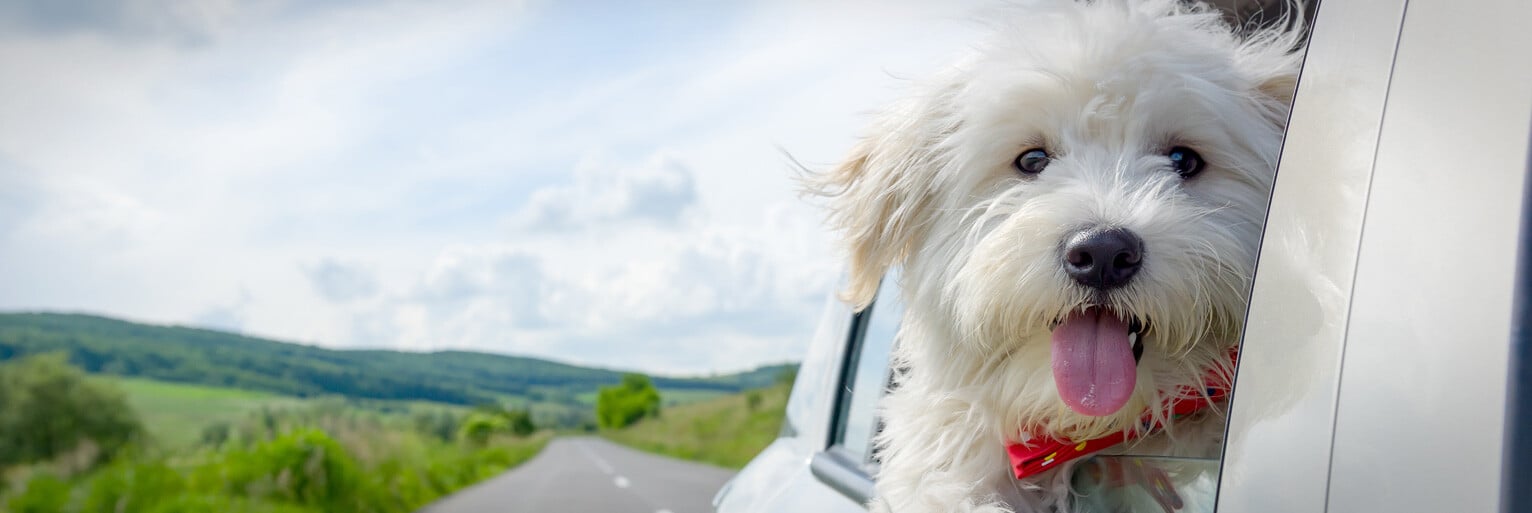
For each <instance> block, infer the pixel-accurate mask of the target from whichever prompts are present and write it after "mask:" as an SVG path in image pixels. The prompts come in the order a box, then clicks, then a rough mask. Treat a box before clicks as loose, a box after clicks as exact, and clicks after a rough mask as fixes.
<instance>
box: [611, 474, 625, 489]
mask: <svg viewBox="0 0 1532 513" xmlns="http://www.w3.org/2000/svg"><path fill="white" fill-rule="evenodd" d="M612 483H613V484H616V485H617V487H618V488H627V487H628V478H626V477H622V476H617V479H613V480H612Z"/></svg>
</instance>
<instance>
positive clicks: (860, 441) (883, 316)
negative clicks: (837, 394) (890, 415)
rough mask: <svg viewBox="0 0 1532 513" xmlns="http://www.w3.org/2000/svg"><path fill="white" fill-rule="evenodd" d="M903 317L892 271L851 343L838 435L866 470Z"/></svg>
mask: <svg viewBox="0 0 1532 513" xmlns="http://www.w3.org/2000/svg"><path fill="white" fill-rule="evenodd" d="M903 315H904V304H903V303H902V302H901V301H900V294H899V286H898V275H897V273H892V272H891V273H889V274H888V276H886V277H884V279H883V284H882V285H881V286H880V287H879V289H878V295H877V298H876V299H875V300H874V301H873V304H872V305H871V306H869V307H868V308H867V309H866V310H864V311H863V312H862V314H861V319H860V320H861V322H860V323H859V324H860V326H859V329H858V330H857V333H855V334H854V335H853V338H852V340H851V347H850V348H849V351H851V352H850V353H849V355H848V358H847V373H846V375H845V379H844V380H843V385H844V387H845V388H844V390H842V392H841V393H842V397H843V399H842V401H841V409H840V411H839V416H840V420H839V422H837V425H838V426H839V429H838V432H837V433H836V434H835V442H836V443H835V445H836V446H837V447H838V448H839V449H840V450H842V451H844V452H845V453H846V455H847V456H849V457H850V458H852V459H853V460H854V461H857V462H860V463H861V464H862V465H863V466H864V468H870V467H871V465H872V464H873V461H874V459H873V457H872V437H873V435H875V434H876V433H877V430H878V427H879V423H878V418H877V403H878V399H879V398H880V397H882V396H883V392H884V391H885V390H887V388H888V384H889V379H888V378H889V372H888V368H889V365H888V364H889V353H890V352H891V351H892V350H893V347H894V334H895V333H896V332H898V331H899V319H900V318H901V317H903Z"/></svg>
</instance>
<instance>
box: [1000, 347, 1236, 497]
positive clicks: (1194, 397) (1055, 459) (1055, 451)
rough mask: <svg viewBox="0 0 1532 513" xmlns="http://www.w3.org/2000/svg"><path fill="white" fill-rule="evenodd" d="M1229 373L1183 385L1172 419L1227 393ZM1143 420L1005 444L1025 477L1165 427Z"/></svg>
mask: <svg viewBox="0 0 1532 513" xmlns="http://www.w3.org/2000/svg"><path fill="white" fill-rule="evenodd" d="M1238 356H1239V350H1238V349H1231V350H1229V359H1230V360H1232V361H1231V362H1230V363H1237V362H1238ZM1229 369H1230V371H1231V372H1232V370H1233V369H1234V367H1233V366H1232V365H1231V366H1230V367H1229ZM1230 377H1231V376H1224V375H1223V373H1222V372H1221V371H1220V370H1219V369H1214V370H1211V371H1209V372H1208V388H1207V390H1201V391H1199V390H1197V389H1196V388H1195V387H1181V388H1180V389H1179V391H1178V393H1177V394H1176V395H1175V396H1173V397H1170V398H1168V399H1167V400H1166V403H1167V406H1169V409H1170V420H1175V419H1179V418H1182V417H1185V416H1187V415H1191V414H1193V413H1196V412H1199V411H1202V410H1204V409H1207V408H1208V407H1210V406H1212V405H1213V404H1214V403H1216V402H1218V401H1221V400H1223V399H1224V398H1226V397H1228V395H1229V388H1230V387H1229V385H1228V384H1227V383H1228V380H1229V379H1230ZM1143 422H1144V426H1145V429H1143V430H1142V431H1138V430H1126V431H1120V432H1117V433H1112V434H1110V435H1107V436H1103V437H1101V438H1096V439H1092V440H1086V441H1083V442H1070V441H1065V440H1055V439H1043V440H1034V441H1031V442H1013V443H1010V444H1007V445H1006V446H1005V452H1006V453H1007V454H1008V455H1009V456H1010V457H1011V469H1012V470H1014V471H1015V472H1016V478H1017V479H1025V478H1028V477H1031V476H1035V475H1037V474H1040V473H1042V472H1044V471H1047V470H1051V469H1053V468H1054V467H1057V466H1059V464H1061V463H1064V462H1066V461H1069V460H1073V459H1077V458H1081V457H1084V456H1088V455H1091V454H1094V453H1096V452H1098V451H1101V450H1102V449H1106V448H1109V447H1112V446H1114V445H1117V444H1120V443H1122V442H1124V441H1127V440H1131V439H1133V438H1137V437H1138V433H1140V432H1142V433H1152V432H1154V431H1157V430H1159V429H1160V428H1162V427H1164V426H1163V425H1161V424H1160V423H1158V422H1155V421H1154V419H1153V418H1151V417H1150V416H1149V415H1148V414H1145V415H1144V420H1143Z"/></svg>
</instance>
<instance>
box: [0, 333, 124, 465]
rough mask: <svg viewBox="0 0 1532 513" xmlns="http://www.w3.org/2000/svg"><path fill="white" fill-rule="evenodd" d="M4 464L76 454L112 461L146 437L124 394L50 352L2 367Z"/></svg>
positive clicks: (0, 451) (0, 461)
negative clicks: (83, 452)
mask: <svg viewBox="0 0 1532 513" xmlns="http://www.w3.org/2000/svg"><path fill="white" fill-rule="evenodd" d="M0 433H5V436H3V437H0V466H5V465H11V464H17V463H30V462H36V461H43V460H48V459H51V458H54V457H56V456H59V455H62V454H64V453H67V452H70V451H76V450H94V451H97V452H96V454H97V455H98V457H100V458H103V459H104V458H108V457H111V456H112V455H113V454H115V453H116V452H117V451H119V450H121V449H122V448H124V447H126V446H127V445H128V444H130V443H132V442H134V441H136V440H138V439H139V438H140V437H142V436H143V425H142V424H141V423H140V422H139V420H138V418H137V416H136V415H135V414H134V412H133V409H132V408H131V407H129V406H128V402H127V399H126V398H125V397H124V396H123V394H122V392H121V391H119V390H117V389H116V388H113V387H112V386H110V385H108V384H105V383H102V382H98V381H92V380H89V379H87V378H86V377H85V374H84V373H83V372H81V371H80V370H79V369H76V368H74V367H71V366H70V365H69V364H68V363H66V360H65V356H64V355H63V354H59V353H54V354H44V355H38V356H31V357H27V358H24V359H21V360H18V361H13V362H10V363H6V364H4V365H0Z"/></svg>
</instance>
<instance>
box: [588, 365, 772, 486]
mask: <svg viewBox="0 0 1532 513" xmlns="http://www.w3.org/2000/svg"><path fill="white" fill-rule="evenodd" d="M791 387H792V381H791V376H790V375H789V376H785V377H784V378H783V379H781V380H779V381H778V383H777V384H775V385H772V386H770V387H766V388H760V389H755V390H749V391H746V392H743V393H739V394H732V395H727V396H722V397H716V398H713V399H708V400H703V401H698V402H693V403H688V404H683V405H679V406H673V407H667V408H665V409H664V410H663V412H660V413H659V414H658V415H654V416H646V417H644V418H642V419H640V420H637V421H636V422H634V423H632V424H631V425H628V426H626V427H622V428H606V429H602V430H601V435H602V436H604V437H606V438H607V439H609V440H612V441H614V442H617V443H620V444H623V445H627V446H629V447H633V448H636V449H640V450H644V451H648V452H652V453H656V454H662V455H666V456H671V457H676V458H681V459H686V460H693V461H701V462H706V463H711V464H714V465H718V466H721V467H726V468H732V469H738V468H742V467H744V466H745V464H746V463H749V462H750V459H751V458H754V457H755V455H756V454H759V453H760V452H761V450H763V449H765V448H766V446H767V445H770V444H771V441H772V440H775V439H776V437H777V433H778V432H780V431H781V430H782V421H783V418H784V415H785V410H786V408H787V396H788V393H789V392H790V391H791Z"/></svg>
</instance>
